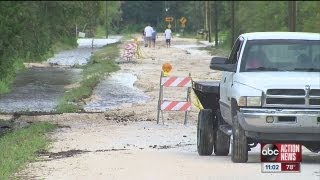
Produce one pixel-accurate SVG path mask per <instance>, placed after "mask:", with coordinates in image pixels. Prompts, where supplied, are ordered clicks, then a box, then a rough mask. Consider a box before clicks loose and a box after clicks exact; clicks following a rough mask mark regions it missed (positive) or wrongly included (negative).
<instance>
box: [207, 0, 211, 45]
mask: <svg viewBox="0 0 320 180" xmlns="http://www.w3.org/2000/svg"><path fill="white" fill-rule="evenodd" d="M207 2H208V1H207ZM208 3H209V7H208V13H209V14H208V21H209V29H208V30H209V32H208V35H209V42H212V39H211V24H212V23H211V14H212V13H211V9H212V8H211V6H212V3H211V1H210V2H208Z"/></svg>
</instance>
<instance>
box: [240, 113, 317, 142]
mask: <svg viewBox="0 0 320 180" xmlns="http://www.w3.org/2000/svg"><path fill="white" fill-rule="evenodd" d="M238 120H239V123H240V125H241V127H242V128H243V129H244V130H245V131H246V135H247V136H248V137H251V138H254V139H260V140H275V141H292V142H297V141H320V109H264V108H240V113H239V114H238Z"/></svg>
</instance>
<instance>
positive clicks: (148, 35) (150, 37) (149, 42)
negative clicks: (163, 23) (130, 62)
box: [142, 24, 172, 48]
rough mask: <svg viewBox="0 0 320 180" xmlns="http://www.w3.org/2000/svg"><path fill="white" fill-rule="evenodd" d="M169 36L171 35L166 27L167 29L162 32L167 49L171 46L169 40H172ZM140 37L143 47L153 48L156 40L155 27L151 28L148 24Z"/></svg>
mask: <svg viewBox="0 0 320 180" xmlns="http://www.w3.org/2000/svg"><path fill="white" fill-rule="evenodd" d="M171 34H172V32H171V29H170V28H169V27H167V29H166V30H165V31H164V35H165V39H166V45H167V48H169V47H170V45H171V38H172V35H171ZM142 36H143V39H144V44H145V47H149V48H151V47H153V48H154V47H155V45H156V38H157V31H156V29H155V27H151V26H150V24H148V26H146V27H145V28H144V30H143V31H142Z"/></svg>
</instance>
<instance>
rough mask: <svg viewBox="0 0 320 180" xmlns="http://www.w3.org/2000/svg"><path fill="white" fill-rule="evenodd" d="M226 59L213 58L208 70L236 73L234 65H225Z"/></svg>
mask: <svg viewBox="0 0 320 180" xmlns="http://www.w3.org/2000/svg"><path fill="white" fill-rule="evenodd" d="M227 61H228V58H226V57H218V56H217V57H213V58H212V59H211V62H210V69H213V70H219V71H229V72H236V68H237V65H236V64H226V63H227Z"/></svg>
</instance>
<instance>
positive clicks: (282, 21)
mask: <svg viewBox="0 0 320 180" xmlns="http://www.w3.org/2000/svg"><path fill="white" fill-rule="evenodd" d="M234 3H235V36H237V35H239V34H240V33H244V32H252V31H288V1H235V2H234ZM231 4H232V2H231V1H208V6H209V7H208V9H209V10H208V12H209V13H208V14H209V16H210V17H211V18H208V19H209V21H210V20H211V29H212V32H213V33H214V29H215V28H214V24H215V23H214V21H215V18H216V17H215V12H214V11H215V6H216V7H217V8H216V9H217V19H218V31H219V34H220V35H219V37H221V36H223V35H225V36H226V37H225V38H226V39H228V40H229V41H230V39H231V38H230V36H231V35H230V33H231V14H232V13H231ZM319 7H320V2H319V1H297V25H296V26H297V28H296V30H297V31H307V32H319V31H320V8H319ZM121 8H122V12H123V21H122V24H121V25H122V26H123V27H126V28H123V29H124V30H126V31H128V30H131V31H137V30H139V31H140V29H142V28H143V27H144V26H145V25H146V23H148V22H151V23H153V24H154V25H155V26H157V27H158V29H165V26H166V25H167V23H165V22H164V19H165V17H166V16H171V17H174V18H175V19H177V22H172V25H173V26H172V27H173V28H172V30H173V31H175V32H178V31H180V28H181V25H180V23H179V19H180V18H181V17H182V16H184V17H186V18H187V23H186V27H185V31H186V32H189V33H193V34H194V35H195V34H196V32H197V30H200V29H207V28H206V26H205V21H206V17H205V1H125V2H124V3H122V6H121ZM166 10H167V11H166ZM229 43H230V42H229Z"/></svg>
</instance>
